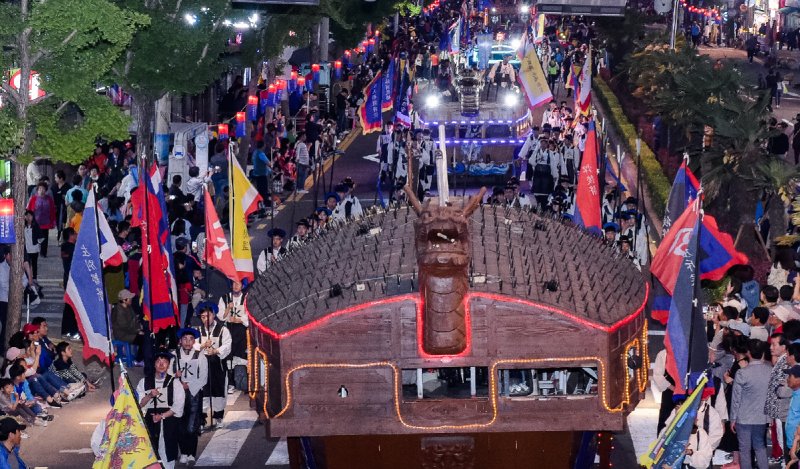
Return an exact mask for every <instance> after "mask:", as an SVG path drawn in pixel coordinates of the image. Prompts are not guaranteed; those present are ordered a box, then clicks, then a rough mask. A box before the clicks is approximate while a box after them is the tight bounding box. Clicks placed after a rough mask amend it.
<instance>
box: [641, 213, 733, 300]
mask: <svg viewBox="0 0 800 469" xmlns="http://www.w3.org/2000/svg"><path fill="white" fill-rule="evenodd" d="M698 205H699V204H691V205H689V206H688V207H686V210H684V212H683V214H682V215H681V216H680V217H679V218H678V219H677V220H676V221H675V223H674V224H673V225H672V227H671V228H670V230H669V232H667V235H666V236H665V237H664V239H663V240H661V244H660V245H659V246H658V250H657V251H656V255H655V256H653V263H652V264H651V266H650V272H651V273H652V274H653V276H655V277H656V278H657V279H658V280H659V281H660V282H661V284H662V285H663V286H664V289H665V290H666V291H667V293H669V294H670V295H672V294H673V289H674V288H675V282H676V281H677V279H678V273H679V270H680V266H681V262H682V261H683V255H684V253H685V251H686V246H687V245H688V243H689V236H690V235H691V233H692V230H693V228H694V220H695V219H697V217H698V211H699V206H698ZM699 235H700V241H699V252H698V260H699V262H698V264H697V265H698V267H699V272H700V279H701V280H719V279H721V278H722V277H723V276H724V275H725V273H726V272H727V271H728V269H730V268H731V267H733V266H734V265H737V264H746V263H747V262H748V260H747V256H745V255H744V254H742V253H740V252H738V251H736V249H735V248H734V246H733V238H731V236H730V235H728V234H727V233H723V232H721V231H720V230H719V227H718V226H717V222H716V220H714V217H712V216H711V215H708V214H706V215H704V216H703V220H702V224H701V225H700V229H699Z"/></svg>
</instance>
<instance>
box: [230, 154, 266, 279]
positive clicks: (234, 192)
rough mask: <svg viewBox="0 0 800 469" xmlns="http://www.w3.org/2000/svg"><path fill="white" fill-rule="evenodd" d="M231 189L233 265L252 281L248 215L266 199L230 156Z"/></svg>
mask: <svg viewBox="0 0 800 469" xmlns="http://www.w3.org/2000/svg"><path fill="white" fill-rule="evenodd" d="M229 168H230V189H229V191H228V207H230V208H229V209H228V210H229V213H230V216H229V224H230V228H231V245H232V252H231V254H232V257H233V265H234V266H236V271H237V272H238V273H239V278H241V279H242V280H247V281H249V282H252V281H253V280H255V274H254V271H253V254H252V253H251V252H250V233H249V232H248V231H247V217H249V216H250V215H251V214H252V213H254V212H255V211H256V210H258V203H259V202H263V201H264V199H263V198H262V197H261V195H259V193H258V191H257V190H256V188H255V187H253V185H252V184H251V183H250V180H249V179H247V175H245V173H244V171H243V170H242V167H241V166H240V165H239V161H238V160H237V159H236V158H234V157H233V156H231V158H230V164H229Z"/></svg>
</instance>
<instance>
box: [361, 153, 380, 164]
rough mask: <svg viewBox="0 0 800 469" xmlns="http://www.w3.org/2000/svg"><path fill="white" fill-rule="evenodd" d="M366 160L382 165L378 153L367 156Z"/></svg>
mask: <svg viewBox="0 0 800 469" xmlns="http://www.w3.org/2000/svg"><path fill="white" fill-rule="evenodd" d="M364 159H365V160H367V161H372V162H373V163H380V162H381V160H380V158H378V154H377V153H373V154H372V155H367V156H365V157H364Z"/></svg>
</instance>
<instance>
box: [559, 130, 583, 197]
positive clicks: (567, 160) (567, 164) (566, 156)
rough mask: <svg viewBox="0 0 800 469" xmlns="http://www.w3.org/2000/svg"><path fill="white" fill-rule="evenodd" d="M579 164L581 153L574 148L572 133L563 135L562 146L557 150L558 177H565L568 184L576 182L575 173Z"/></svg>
mask: <svg viewBox="0 0 800 469" xmlns="http://www.w3.org/2000/svg"><path fill="white" fill-rule="evenodd" d="M580 164H581V153H580V151H579V150H578V149H577V148H575V141H574V139H573V137H572V135H567V136H565V137H564V147H563V148H562V149H561V152H559V158H558V163H557V165H558V174H559V177H562V178H564V177H565V178H567V181H569V183H570V184H573V185H574V184H575V183H577V182H578V180H577V176H576V175H577V174H578V169H579V168H580Z"/></svg>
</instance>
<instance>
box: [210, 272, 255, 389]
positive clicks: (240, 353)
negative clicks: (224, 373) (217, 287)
mask: <svg viewBox="0 0 800 469" xmlns="http://www.w3.org/2000/svg"><path fill="white" fill-rule="evenodd" d="M218 307H219V313H217V319H219V320H220V321H222V322H224V323H225V326H226V327H227V328H228V332H230V334H231V354H230V355H228V360H227V364H226V368H227V369H228V394H232V393H233V391H234V386H233V383H235V382H236V381H235V380H234V370H235V369H236V367H237V366H242V367H246V366H247V328H248V327H249V326H250V322H249V320H248V319H247V313H246V312H245V310H244V293H242V282H238V281H234V282H233V283H232V285H231V291H230V293H226V294H224V295H222V296H221V297H220V299H219V305H218Z"/></svg>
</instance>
